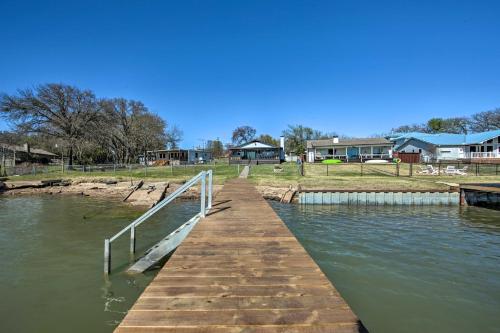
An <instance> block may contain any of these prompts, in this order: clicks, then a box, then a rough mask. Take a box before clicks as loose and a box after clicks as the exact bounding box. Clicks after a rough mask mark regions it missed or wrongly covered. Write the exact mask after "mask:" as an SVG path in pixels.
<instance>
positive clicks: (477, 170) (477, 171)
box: [476, 163, 479, 176]
mask: <svg viewBox="0 0 500 333" xmlns="http://www.w3.org/2000/svg"><path fill="white" fill-rule="evenodd" d="M477 175H479V165H478V164H477V163H476V176H477Z"/></svg>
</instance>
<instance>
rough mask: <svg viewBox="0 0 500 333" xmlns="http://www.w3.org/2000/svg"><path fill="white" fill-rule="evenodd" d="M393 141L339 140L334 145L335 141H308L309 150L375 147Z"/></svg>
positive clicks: (378, 139)
mask: <svg viewBox="0 0 500 333" xmlns="http://www.w3.org/2000/svg"><path fill="white" fill-rule="evenodd" d="M390 144H392V142H391V141H389V140H387V139H386V138H364V139H345V140H343V139H339V142H338V143H333V139H324V140H307V148H315V147H344V146H373V145H390Z"/></svg>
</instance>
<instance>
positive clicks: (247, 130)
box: [231, 126, 257, 146]
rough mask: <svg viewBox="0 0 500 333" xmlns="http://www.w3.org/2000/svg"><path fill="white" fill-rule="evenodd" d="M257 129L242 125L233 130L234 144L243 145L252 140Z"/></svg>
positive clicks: (232, 139) (232, 138)
mask: <svg viewBox="0 0 500 333" xmlns="http://www.w3.org/2000/svg"><path fill="white" fill-rule="evenodd" d="M256 133H257V131H256V130H255V128H253V127H250V126H240V127H237V128H236V129H235V130H234V131H233V135H232V136H231V141H232V143H233V144H234V145H237V146H239V145H241V144H243V143H246V142H250V141H252V140H253V139H255V134H256Z"/></svg>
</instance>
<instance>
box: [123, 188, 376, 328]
mask: <svg viewBox="0 0 500 333" xmlns="http://www.w3.org/2000/svg"><path fill="white" fill-rule="evenodd" d="M115 332H116V333H138V332H144V333H153V332H154V333H159V332H165V333H170V332H180V333H192V332H207V333H211V332H222V333H224V332H231V333H232V332H245V333H251V332H254V333H257V332H258V333H268V332H282V333H284V332H292V333H302V332H304V333H305V332H342V333H344V332H366V329H365V328H364V327H363V325H362V324H361V322H360V321H359V319H358V318H357V316H356V315H355V314H354V313H353V311H352V310H351V308H350V307H349V306H348V305H347V303H346V302H345V301H344V299H343V298H342V297H341V296H340V294H339V292H338V291H337V290H336V289H335V287H334V286H333V285H332V284H331V282H330V281H329V280H328V279H327V278H326V276H325V275H324V274H323V272H322V271H321V270H320V268H319V267H318V265H317V264H316V263H315V262H314V261H313V260H312V258H311V257H310V256H309V255H308V253H307V252H306V251H305V249H304V248H303V247H302V246H301V245H300V243H299V242H298V241H297V239H296V238H295V236H294V235H293V234H292V233H291V232H290V230H288V228H287V227H286V225H285V224H284V222H283V221H282V220H281V219H280V218H279V217H278V215H277V214H276V213H275V212H274V210H273V209H272V208H271V206H269V204H268V203H267V202H266V201H265V200H264V199H263V198H262V196H261V195H260V194H259V193H258V192H257V190H256V189H255V188H254V187H253V186H252V185H250V184H249V183H248V182H247V180H245V179H234V180H231V181H228V182H226V184H225V185H224V187H223V189H222V190H221V192H219V194H218V195H217V197H216V198H215V201H214V203H213V205H212V209H211V211H210V212H209V214H207V216H206V217H205V218H203V219H201V220H200V222H198V224H197V225H196V226H195V227H194V229H193V230H192V231H191V232H190V234H189V235H188V236H187V238H186V239H185V240H184V241H183V242H182V244H181V245H180V246H179V247H178V248H177V250H176V251H175V253H174V254H173V255H172V256H171V258H170V259H169V260H168V261H167V263H166V264H165V265H164V267H163V268H162V269H161V270H160V271H159V273H158V275H157V276H156V277H155V279H154V280H153V281H152V282H151V283H150V285H149V286H148V287H147V288H146V289H145V290H144V292H143V293H142V295H141V296H140V297H139V299H138V300H137V301H136V303H135V304H134V305H133V307H132V308H131V309H130V310H129V312H128V313H127V315H126V316H125V318H124V319H123V321H122V322H121V323H120V325H119V326H118V327H117V328H116V330H115Z"/></svg>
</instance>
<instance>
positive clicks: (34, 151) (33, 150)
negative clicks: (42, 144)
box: [0, 143, 57, 156]
mask: <svg viewBox="0 0 500 333" xmlns="http://www.w3.org/2000/svg"><path fill="white" fill-rule="evenodd" d="M0 147H5V148H6V149H8V150H11V151H18V152H24V153H27V150H26V147H24V146H17V145H10V144H4V143H0ZM29 150H30V153H31V154H36V155H46V156H57V155H56V154H54V153H51V152H49V151H46V150H43V149H38V148H31V147H30V148H29Z"/></svg>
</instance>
